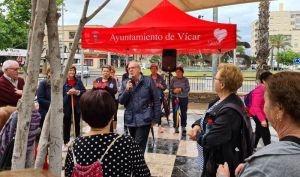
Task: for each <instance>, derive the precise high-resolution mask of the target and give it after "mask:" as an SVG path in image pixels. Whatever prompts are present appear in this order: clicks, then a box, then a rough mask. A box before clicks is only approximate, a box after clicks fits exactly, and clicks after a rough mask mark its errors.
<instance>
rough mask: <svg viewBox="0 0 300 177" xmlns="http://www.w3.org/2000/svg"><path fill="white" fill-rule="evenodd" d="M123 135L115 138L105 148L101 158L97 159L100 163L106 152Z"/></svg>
mask: <svg viewBox="0 0 300 177" xmlns="http://www.w3.org/2000/svg"><path fill="white" fill-rule="evenodd" d="M122 136H123V135H122V134H121V135H119V136H118V137H117V138H115V139H114V140H113V141H112V142H111V143H110V145H109V146H108V147H107V149H106V151H105V152H104V154H103V155H102V156H101V158H100V159H99V161H100V162H102V159H103V158H104V156H105V155H106V154H107V152H108V151H109V149H110V148H111V147H112V146H113V145H114V144H115V142H116V141H117V140H118V139H119V138H121V137H122Z"/></svg>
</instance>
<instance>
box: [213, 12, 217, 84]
mask: <svg viewBox="0 0 300 177" xmlns="http://www.w3.org/2000/svg"><path fill="white" fill-rule="evenodd" d="M213 21H214V22H218V8H217V7H215V8H213ZM217 66H218V54H213V55H212V75H213V78H214V77H215V76H216V74H217ZM212 86H213V88H214V87H215V86H214V79H212Z"/></svg>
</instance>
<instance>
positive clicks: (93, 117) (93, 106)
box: [65, 90, 151, 177]
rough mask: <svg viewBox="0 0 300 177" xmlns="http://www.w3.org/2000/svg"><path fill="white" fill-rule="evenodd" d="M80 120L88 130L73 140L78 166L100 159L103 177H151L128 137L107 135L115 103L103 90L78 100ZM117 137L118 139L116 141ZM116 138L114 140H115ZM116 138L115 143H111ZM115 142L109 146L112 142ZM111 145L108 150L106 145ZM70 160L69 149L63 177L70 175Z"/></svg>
mask: <svg viewBox="0 0 300 177" xmlns="http://www.w3.org/2000/svg"><path fill="white" fill-rule="evenodd" d="M80 109H81V114H82V119H83V120H84V121H85V122H87V123H88V124H89V125H90V127H91V130H90V131H89V132H88V133H87V134H86V135H84V136H81V137H78V138H76V139H75V141H74V144H73V153H74V155H75V159H76V163H77V164H79V165H81V166H87V165H91V164H93V163H94V162H96V161H97V160H100V159H101V157H102V156H103V154H104V153H105V151H106V150H107V149H109V150H108V151H107V153H106V154H105V155H104V156H103V158H102V160H101V164H102V168H103V175H104V176H105V177H110V176H111V177H115V176H120V177H126V176H131V174H132V176H135V177H138V176H145V177H149V176H151V174H150V171H149V169H148V167H147V165H146V163H145V159H144V154H143V152H142V151H141V150H140V148H139V147H138V145H137V144H136V143H135V142H134V140H133V138H132V137H130V136H125V135H122V136H121V137H118V136H119V135H118V134H115V133H110V132H109V128H110V123H111V121H112V118H113V115H114V112H115V102H114V100H113V99H112V97H111V96H110V94H109V93H108V92H106V91H104V90H90V91H87V92H86V93H84V94H83V95H82V97H81V99H80ZM117 137H118V138H117ZM116 138H117V139H116ZM115 139H116V140H115ZM114 140H115V142H114V143H113V144H112V142H113V141H114ZM110 144H112V145H111V147H110V148H108V146H109V145H110ZM73 167H74V159H73V155H72V148H69V151H68V154H67V157H66V161H65V176H66V177H69V176H71V175H72V172H73Z"/></svg>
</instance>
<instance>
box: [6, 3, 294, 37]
mask: <svg viewBox="0 0 300 177" xmlns="http://www.w3.org/2000/svg"><path fill="white" fill-rule="evenodd" d="M0 1H1V0H0ZM128 1H129V0H111V2H110V3H109V4H108V5H107V6H106V7H105V8H104V9H103V10H102V11H101V12H100V13H99V14H98V15H97V16H96V17H95V18H94V19H93V20H91V21H90V23H89V24H90V25H104V26H107V27H111V26H113V25H114V24H115V22H116V21H117V19H118V18H119V16H120V15H121V13H122V12H123V10H124V8H125V7H126V5H127V3H128ZM83 2H84V1H83V0H65V9H66V11H65V13H64V24H65V25H77V24H78V22H79V19H80V16H81V12H82V8H83ZM102 2H103V0H91V1H90V10H94V9H95V8H96V7H97V6H99V4H100V3H102ZM299 2H300V1H299V0H275V1H272V2H271V7H270V10H271V11H276V10H278V7H279V3H284V9H285V10H287V11H300V3H299ZM189 14H190V15H192V16H195V17H197V16H198V15H203V16H204V19H205V20H210V21H211V20H212V9H207V10H199V11H194V12H189ZM257 18H258V3H247V4H241V5H232V6H225V7H220V8H219V22H223V23H228V22H229V19H230V21H231V23H234V24H237V27H238V30H239V31H240V32H239V35H240V36H241V37H242V40H244V41H248V42H250V40H251V30H250V28H251V22H253V21H254V20H255V19H257ZM59 23H60V24H59V25H61V24H62V23H61V21H60V22H59Z"/></svg>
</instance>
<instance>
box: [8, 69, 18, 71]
mask: <svg viewBox="0 0 300 177" xmlns="http://www.w3.org/2000/svg"><path fill="white" fill-rule="evenodd" d="M7 69H11V70H13V71H18V70H19V69H20V68H7Z"/></svg>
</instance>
